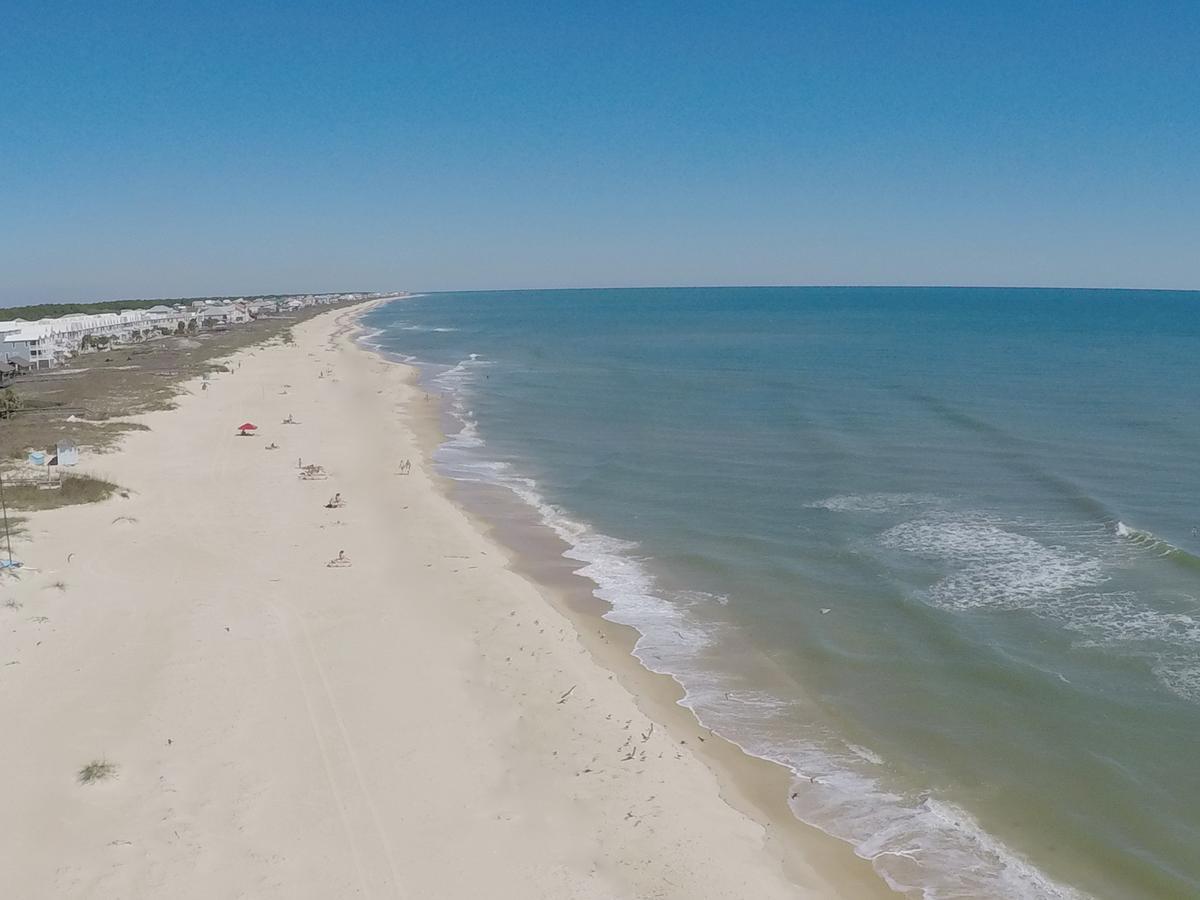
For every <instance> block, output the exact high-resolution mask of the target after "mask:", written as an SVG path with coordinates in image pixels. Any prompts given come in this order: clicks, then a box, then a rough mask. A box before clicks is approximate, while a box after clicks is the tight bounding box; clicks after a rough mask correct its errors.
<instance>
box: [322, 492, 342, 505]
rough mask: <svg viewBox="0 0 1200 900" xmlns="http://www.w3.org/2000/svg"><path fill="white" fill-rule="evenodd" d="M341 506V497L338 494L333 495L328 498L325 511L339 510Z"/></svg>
mask: <svg viewBox="0 0 1200 900" xmlns="http://www.w3.org/2000/svg"><path fill="white" fill-rule="evenodd" d="M341 506H342V495H341V494H340V493H337V494H334V495H333V496H332V497H331V498H330V500H329V502H328V503H326V504H325V508H326V509H339V508H341Z"/></svg>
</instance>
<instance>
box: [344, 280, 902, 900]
mask: <svg viewBox="0 0 1200 900" xmlns="http://www.w3.org/2000/svg"><path fill="white" fill-rule="evenodd" d="M404 299H407V298H404ZM379 305H382V304H379ZM371 308H374V306H372V307H371ZM369 311H370V309H363V310H361V311H358V312H356V313H355V318H356V319H361V318H362V316H363V315H365V314H366V313H367V312H369ZM364 328H365V326H363V325H361V323H359V325H358V328H357V333H355V334H354V335H353V336H352V340H353V341H354V342H355V344H356V345H357V346H359V348H360V349H361V350H362V351H363V352H364V353H369V354H372V355H374V356H377V357H379V358H381V359H384V360H386V361H387V362H388V364H389V365H394V366H398V367H400V368H402V369H403V370H405V372H406V378H407V380H408V383H409V384H411V385H412V386H413V388H414V389H415V390H417V391H420V392H421V393H422V394H423V395H424V396H425V397H426V398H427V400H426V402H424V403H423V404H422V405H421V406H420V407H418V412H417V414H416V415H414V416H413V421H412V426H413V428H414V429H415V431H416V433H417V435H418V438H419V446H420V450H421V454H422V464H423V466H424V467H426V468H427V469H428V471H429V473H430V476H431V478H433V480H434V482H435V483H436V484H437V485H438V487H439V489H440V490H441V491H442V493H443V494H444V495H445V496H446V497H447V499H449V500H450V501H451V502H452V503H454V504H455V506H457V507H458V508H459V510H460V511H461V512H462V513H463V514H464V515H465V516H467V518H468V519H470V521H471V522H472V523H473V524H474V525H475V527H476V528H477V529H478V530H479V531H480V533H481V534H483V535H484V536H486V537H487V538H488V539H490V540H491V541H493V543H495V544H496V546H497V547H498V548H499V549H500V550H502V551H503V552H505V554H506V557H507V565H508V567H509V568H510V569H511V570H512V571H513V572H515V573H516V574H518V575H520V576H522V577H524V578H526V579H527V580H528V581H529V582H531V583H532V584H533V585H534V586H535V587H536V588H537V589H538V590H539V592H540V593H541V594H542V596H543V599H544V600H545V601H546V602H547V603H548V604H550V605H551V606H552V607H553V608H554V609H555V610H556V611H558V612H559V613H560V614H562V615H563V616H565V617H566V618H567V619H568V620H569V621H570V622H571V623H572V624H573V626H574V628H575V631H576V634H577V637H578V639H579V640H580V642H581V643H582V644H583V645H584V647H586V649H587V651H588V653H589V654H590V655H591V657H592V658H593V659H594V660H595V661H596V663H597V664H598V665H600V666H601V667H603V668H604V669H606V670H608V671H610V672H612V673H614V674H615V675H616V677H617V679H618V681H619V682H620V683H621V684H622V686H623V687H625V689H626V690H628V691H629V693H630V695H631V696H632V697H633V699H634V702H635V703H636V704H637V706H638V707H639V708H640V709H641V710H642V712H643V713H645V714H646V716H647V717H648V718H650V719H651V720H653V721H654V722H656V723H658V724H659V725H661V726H663V727H665V728H666V729H667V730H668V731H669V732H670V734H671V735H672V737H673V739H675V740H676V741H677V742H678V743H685V742H686V745H687V746H688V747H689V749H690V750H691V752H692V753H693V754H695V755H696V756H697V757H698V758H699V759H701V760H702V761H703V762H704V763H705V765H707V766H708V768H709V769H711V770H712V772H713V774H714V775H715V776H716V777H717V779H718V783H719V786H720V793H721V797H722V799H724V800H725V801H726V802H727V803H728V804H729V805H730V806H731V807H733V808H734V809H736V810H737V811H738V812H740V813H742V814H743V815H746V816H748V817H749V818H751V819H753V820H754V821H755V822H756V823H758V824H759V825H761V826H762V827H763V828H764V829H765V830H766V834H767V838H766V841H765V844H766V847H767V849H768V852H770V853H771V854H772V855H773V856H775V857H776V858H777V859H778V860H779V861H780V863H781V864H782V865H783V867H784V870H785V871H786V872H788V874H789V877H790V878H791V879H792V880H793V881H795V882H796V883H797V885H799V886H803V883H804V880H805V875H806V871H807V870H808V869H809V868H810V867H811V866H814V865H815V866H816V867H817V868H818V869H819V870H822V871H829V872H836V873H837V878H838V888H839V890H844V891H846V892H847V893H846V896H849V897H854V898H856V900H887V898H889V897H898V896H901V895H900V894H898V893H897V892H895V891H894V890H892V889H891V888H890V887H889V886H888V885H887V883H886V882H885V881H884V879H883V878H882V877H881V876H880V875H879V873H878V872H876V871H875V869H874V868H873V866H872V865H871V862H870V860H866V859H863V858H861V857H859V856H857V855H856V854H855V853H854V850H853V847H852V846H851V845H850V844H849V843H847V842H845V841H843V840H841V839H839V838H836V837H833V836H832V835H829V834H827V833H826V832H824V831H822V830H820V829H819V828H817V827H815V826H813V825H809V824H807V823H805V822H803V821H802V820H800V819H798V818H797V817H796V816H795V814H794V813H793V812H792V811H791V809H790V807H789V806H788V803H787V798H788V795H789V793H790V791H791V789H792V786H793V785H794V783H795V779H796V776H795V774H794V773H793V772H792V771H791V770H789V769H788V768H786V767H785V766H783V765H781V764H779V763H776V762H773V761H771V760H768V759H764V758H762V757H759V756H754V755H752V754H750V753H748V752H747V751H745V750H744V749H743V748H741V747H740V746H738V745H737V744H736V743H734V742H733V741H731V740H729V739H728V738H725V737H724V736H722V735H720V734H718V733H716V732H714V731H712V730H711V729H709V728H707V727H705V726H704V725H703V724H702V723H701V722H700V721H698V719H697V718H696V716H695V713H694V712H693V711H692V710H691V709H689V708H688V707H686V706H683V705H682V704H681V703H680V702H679V701H681V700H682V699H683V698H684V697H685V691H684V688H683V687H682V685H681V684H680V683H679V682H678V681H677V680H676V679H675V678H674V677H673V676H671V675H669V674H666V673H661V672H655V671H653V670H651V669H649V668H647V667H646V666H645V665H644V664H643V663H642V662H641V661H640V660H639V659H638V658H637V657H636V656H635V655H634V648H635V645H636V643H637V641H638V639H639V638H640V636H641V634H640V632H638V630H637V629H636V628H634V627H633V626H632V625H626V624H623V623H618V622H613V621H611V620H610V619H607V618H605V617H604V614H605V613H607V612H608V611H609V610H611V609H612V606H611V604H609V603H608V602H607V601H605V600H602V599H600V598H598V597H596V596H595V595H594V593H593V592H594V590H595V589H596V587H597V586H596V583H595V582H594V581H592V580H591V579H590V578H588V577H587V576H586V575H581V574H579V573H578V569H579V568H580V566H581V564H580V563H578V562H577V561H575V560H571V559H569V558H567V557H566V556H564V551H566V550H568V549H569V546H570V545H568V544H567V543H566V542H564V541H563V540H562V539H561V538H559V537H558V536H557V535H556V534H554V533H553V531H551V529H550V528H549V527H548V526H546V525H545V524H543V523H542V522H541V521H540V520H539V518H538V516H537V514H536V511H535V510H533V509H532V507H530V506H529V505H528V504H526V503H524V502H522V501H521V500H520V499H519V498H517V497H514V496H513V495H512V493H511V491H509V490H508V489H507V488H505V487H503V486H500V485H493V484H486V483H482V482H479V483H470V482H464V481H460V480H456V479H454V478H451V477H449V476H445V475H442V474H441V473H439V472H438V471H437V468H436V465H435V464H434V462H433V454H434V452H435V451H436V450H437V448H438V447H440V446H441V445H442V443H443V442H445V441H446V440H447V438H448V435H447V433H446V423H447V422H448V421H449V418H448V414H447V412H446V411H445V409H444V406H443V402H442V398H441V396H440V395H439V394H437V393H436V392H433V391H429V390H426V389H425V388H424V387H422V386H421V384H420V374H419V370H418V368H417V366H416V365H414V364H412V363H408V362H405V361H403V360H400V359H395V358H392V357H391V356H389V355H388V354H387V352H386V351H383V350H380V349H376V348H373V347H370V346H368V345H367V344H366V343H365V338H367V337H369V336H368V335H365V334H364Z"/></svg>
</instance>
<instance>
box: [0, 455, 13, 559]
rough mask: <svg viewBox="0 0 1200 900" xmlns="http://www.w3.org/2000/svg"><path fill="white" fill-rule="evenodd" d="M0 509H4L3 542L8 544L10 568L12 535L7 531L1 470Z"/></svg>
mask: <svg viewBox="0 0 1200 900" xmlns="http://www.w3.org/2000/svg"><path fill="white" fill-rule="evenodd" d="M0 509H2V510H4V543H5V544H7V545H8V566H9V568H12V561H13V558H12V535H10V534H9V533H8V503H7V502H6V501H5V499H4V473H3V472H0Z"/></svg>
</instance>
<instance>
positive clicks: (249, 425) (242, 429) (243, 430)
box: [238, 422, 258, 434]
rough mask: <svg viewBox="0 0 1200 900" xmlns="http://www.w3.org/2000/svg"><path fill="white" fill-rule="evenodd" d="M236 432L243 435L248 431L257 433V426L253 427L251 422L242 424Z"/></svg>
mask: <svg viewBox="0 0 1200 900" xmlns="http://www.w3.org/2000/svg"><path fill="white" fill-rule="evenodd" d="M238 431H239V432H240V433H241V434H245V433H246V432H248V431H258V426H257V425H255V424H254V423H253V422H243V423H242V424H241V425H239V426H238Z"/></svg>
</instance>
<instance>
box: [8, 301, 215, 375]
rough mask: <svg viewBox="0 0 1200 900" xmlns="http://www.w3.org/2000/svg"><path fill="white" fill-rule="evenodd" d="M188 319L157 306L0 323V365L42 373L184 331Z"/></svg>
mask: <svg viewBox="0 0 1200 900" xmlns="http://www.w3.org/2000/svg"><path fill="white" fill-rule="evenodd" d="M191 318H192V315H191V312H190V311H188V310H186V309H183V308H179V307H170V306H162V305H160V306H155V307H151V308H150V309H123V310H121V311H120V312H118V313H96V314H92V315H88V314H84V313H76V314H72V315H68V316H59V317H58V318H43V319H38V320H36V321H27V320H24V319H14V320H12V321H9V322H0V362H2V363H3V364H4V365H5V366H7V367H9V368H18V369H47V368H50V367H52V366H55V365H58V364H59V363H60V362H63V361H64V360H66V359H67V358H69V357H71V356H73V355H74V354H76V353H79V352H80V351H82V350H86V349H89V348H90V347H97V346H104V345H107V344H109V343H125V344H128V343H133V342H135V341H141V340H145V339H146V338H149V337H154V336H156V335H160V334H171V333H174V332H176V331H178V329H179V325H180V323H181V322H182V323H183V324H184V327H185V328H186V327H187V322H188V321H190V319H191Z"/></svg>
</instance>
